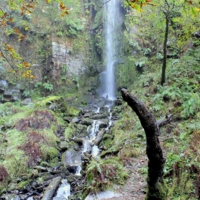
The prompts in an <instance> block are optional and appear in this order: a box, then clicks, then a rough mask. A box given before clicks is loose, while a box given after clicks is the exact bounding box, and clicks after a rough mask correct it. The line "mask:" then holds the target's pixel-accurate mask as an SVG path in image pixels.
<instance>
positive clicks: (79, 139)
mask: <svg viewBox="0 0 200 200" xmlns="http://www.w3.org/2000/svg"><path fill="white" fill-rule="evenodd" d="M119 105H121V101H120V100H115V101H110V100H107V99H103V100H102V101H100V102H99V103H97V104H95V105H94V103H92V104H90V105H89V106H87V108H83V109H81V112H80V114H79V116H77V117H71V118H70V121H68V123H69V124H68V127H70V126H73V128H74V130H75V134H72V135H71V136H72V137H71V138H69V139H65V137H64V135H63V134H64V130H63V129H62V128H61V129H60V130H59V131H57V133H56V136H57V137H58V138H59V139H60V142H59V158H58V160H59V162H58V165H57V166H55V167H52V166H51V165H50V164H49V163H48V162H41V163H42V164H41V165H36V166H34V170H33V172H32V175H31V176H29V178H28V179H29V184H28V185H27V186H26V187H24V188H23V189H17V188H15V189H14V190H9V189H8V190H7V191H6V192H5V193H4V194H3V195H2V196H1V197H0V199H2V200H3V199H5V200H11V199H12V200H25V199H27V200H37V199H43V200H51V199H53V200H66V199H76V200H78V199H82V196H83V191H84V190H85V187H86V185H87V183H86V182H87V180H86V177H85V173H86V172H85V169H86V166H87V165H88V163H89V162H90V160H91V159H95V158H97V157H101V156H102V155H103V154H102V153H103V152H104V153H105V150H106V147H105V146H103V145H102V143H101V142H102V140H104V135H106V137H110V136H109V134H110V131H109V130H110V127H111V126H112V124H113V123H114V121H115V120H117V114H118V113H117V112H116V111H115V109H114V108H115V107H116V106H119ZM41 123H42V121H41ZM103 156H104V155H103ZM40 177H45V179H42V180H43V181H40ZM23 180H27V177H26V174H24V175H23V176H22V177H20V178H19V179H18V180H17V182H22V181H23ZM9 188H11V187H9ZM98 195H100V196H103V197H109V196H111V197H113V196H116V195H118V194H115V193H113V192H111V191H106V193H101V194H98ZM100 196H99V198H100ZM94 198H95V197H92V196H88V197H86V199H87V200H91V199H94Z"/></svg>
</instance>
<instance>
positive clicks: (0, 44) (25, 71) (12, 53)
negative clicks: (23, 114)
mask: <svg viewBox="0 0 200 200" xmlns="http://www.w3.org/2000/svg"><path fill="white" fill-rule="evenodd" d="M44 2H46V4H53V3H55V2H57V3H58V4H59V9H60V11H61V16H65V15H68V10H69V9H68V8H67V7H66V6H65V5H64V3H63V2H62V1H60V0H54V1H51V0H46V1H44ZM38 3H39V0H18V1H17V0H8V1H4V0H3V1H1V4H0V27H1V32H0V34H1V39H0V58H1V59H3V61H5V62H7V63H8V64H9V65H10V68H11V69H10V71H9V72H12V73H13V74H15V76H16V77H18V78H21V77H25V78H35V76H33V74H32V70H31V69H30V67H31V63H30V62H29V61H26V60H24V58H23V56H21V55H20V53H19V51H18V50H16V49H15V48H14V47H13V45H11V44H10V43H9V42H8V40H6V38H8V37H9V36H11V35H15V39H16V40H17V41H18V42H22V41H23V40H26V39H27V36H26V32H27V31H28V30H29V24H28V20H27V19H29V18H30V16H31V15H32V13H33V12H34V11H35V8H36V6H37V5H38ZM20 22H21V23H20ZM19 23H20V24H21V27H20V28H18V27H17V26H16V24H19ZM22 28H23V29H22Z"/></svg>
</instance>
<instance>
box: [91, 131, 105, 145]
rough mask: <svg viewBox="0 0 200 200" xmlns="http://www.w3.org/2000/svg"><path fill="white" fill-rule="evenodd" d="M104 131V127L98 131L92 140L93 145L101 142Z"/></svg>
mask: <svg viewBox="0 0 200 200" xmlns="http://www.w3.org/2000/svg"><path fill="white" fill-rule="evenodd" d="M105 132H106V130H105V128H104V129H102V130H101V131H99V132H98V134H97V136H96V138H95V139H94V141H93V143H94V145H98V144H99V143H100V142H101V140H102V139H103V135H104V133H105Z"/></svg>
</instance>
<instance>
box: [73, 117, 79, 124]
mask: <svg viewBox="0 0 200 200" xmlns="http://www.w3.org/2000/svg"><path fill="white" fill-rule="evenodd" d="M72 122H73V123H79V122H80V119H79V118H78V117H75V118H73V119H72Z"/></svg>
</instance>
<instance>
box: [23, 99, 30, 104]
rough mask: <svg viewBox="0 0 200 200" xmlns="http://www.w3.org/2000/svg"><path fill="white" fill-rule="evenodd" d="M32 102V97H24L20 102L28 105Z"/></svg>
mask: <svg viewBox="0 0 200 200" xmlns="http://www.w3.org/2000/svg"><path fill="white" fill-rule="evenodd" d="M31 102H32V99H31V98H26V99H24V100H23V101H22V104H23V105H28V104H30V103H31Z"/></svg>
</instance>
